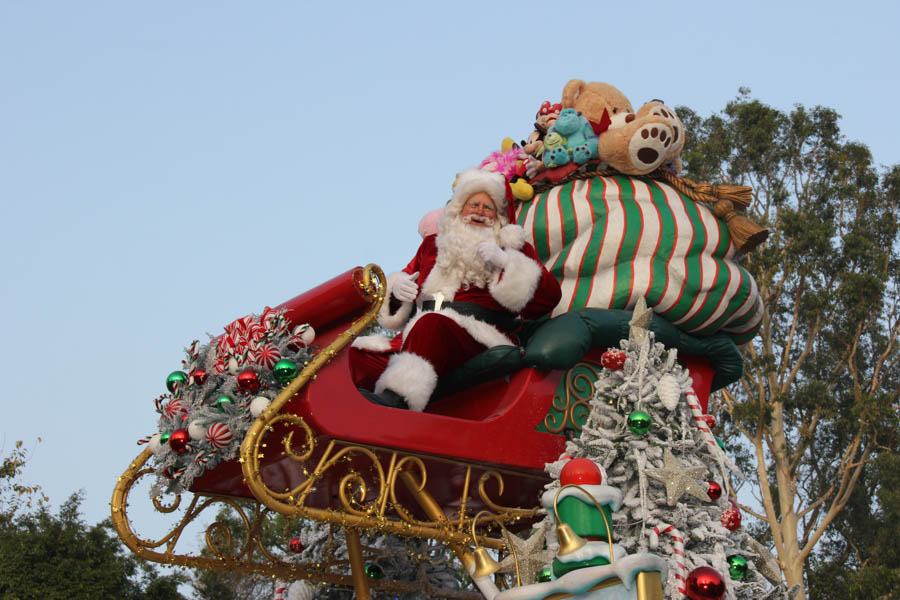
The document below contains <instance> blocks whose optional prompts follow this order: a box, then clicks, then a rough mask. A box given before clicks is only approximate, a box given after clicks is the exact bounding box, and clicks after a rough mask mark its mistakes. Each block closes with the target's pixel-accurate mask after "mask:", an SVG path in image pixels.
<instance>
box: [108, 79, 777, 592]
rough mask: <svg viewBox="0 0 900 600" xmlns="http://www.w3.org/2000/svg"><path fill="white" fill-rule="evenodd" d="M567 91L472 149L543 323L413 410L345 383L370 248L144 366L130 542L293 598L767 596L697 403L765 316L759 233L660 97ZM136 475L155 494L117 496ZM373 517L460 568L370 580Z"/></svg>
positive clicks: (379, 277) (360, 320)
mask: <svg viewBox="0 0 900 600" xmlns="http://www.w3.org/2000/svg"><path fill="white" fill-rule="evenodd" d="M561 96H562V101H561V102H560V103H558V104H552V103H550V102H545V103H544V104H543V105H542V106H541V108H540V110H539V111H538V113H537V115H536V118H535V122H534V130H533V131H532V133H531V134H530V135H529V136H528V137H527V138H526V139H523V140H522V142H521V143H520V144H514V143H512V142H511V140H505V141H504V143H503V144H502V147H501V148H500V149H499V150H498V151H497V152H494V153H492V154H491V155H490V156H489V157H487V158H486V159H485V160H483V161H482V163H481V165H480V168H482V169H485V170H489V171H494V172H499V173H501V174H503V175H504V177H505V178H506V180H507V182H508V183H509V189H510V190H511V192H512V194H513V196H514V198H515V202H516V204H515V219H516V220H517V222H518V224H519V225H520V226H522V228H523V229H524V230H525V232H526V234H527V237H528V240H529V242H530V243H531V244H532V245H533V246H534V248H535V249H536V251H537V254H538V256H539V258H540V260H541V261H542V262H543V264H544V265H545V267H546V269H547V270H549V271H550V272H551V273H552V274H553V275H554V276H555V278H556V279H557V280H558V281H559V283H560V287H561V289H562V299H561V301H560V302H559V304H558V305H557V306H556V308H555V309H554V310H553V311H552V314H551V315H550V316H549V318H544V319H541V320H538V321H534V322H526V323H522V325H521V330H520V333H519V338H518V339H519V344H518V345H515V346H511V345H510V346H503V345H500V346H495V347H492V348H490V349H489V350H487V351H485V352H484V353H482V354H480V355H478V356H476V357H475V358H473V359H471V360H469V361H467V362H466V363H465V364H463V365H462V366H461V367H460V368H458V369H456V370H455V371H454V372H452V373H450V374H449V375H447V376H445V377H443V378H441V380H440V381H439V383H438V388H437V390H436V391H435V392H434V394H433V396H432V400H431V402H430V403H429V404H428V406H427V408H426V409H425V410H424V411H422V412H418V411H412V410H397V409H393V408H386V407H384V406H379V405H378V404H374V403H372V402H370V401H368V400H367V399H366V398H365V397H364V396H363V394H362V393H360V391H359V390H358V389H357V387H356V385H355V383H354V381H353V380H352V378H351V376H350V368H349V365H348V358H347V355H348V352H347V349H348V346H349V345H350V344H351V342H352V341H353V340H354V339H356V338H357V337H359V336H360V335H361V334H363V333H366V332H369V331H370V330H371V329H372V327H373V325H374V321H375V318H376V316H377V315H378V313H379V310H380V309H381V307H382V304H383V303H384V302H385V301H386V298H385V285H386V281H387V278H386V277H385V275H384V273H383V272H382V270H381V269H380V268H379V267H378V266H375V265H368V266H366V267H355V268H351V269H349V270H347V271H346V272H344V273H342V274H340V275H338V276H336V277H334V278H333V279H331V280H330V281H327V282H325V283H323V284H321V285H319V286H318V287H315V288H313V289H311V290H309V291H307V292H305V293H303V294H301V295H299V296H297V297H296V298H293V299H291V300H288V301H287V302H284V303H283V304H280V305H278V306H275V307H274V308H269V307H266V308H265V309H264V310H263V311H262V312H261V313H260V314H259V315H248V316H246V317H242V318H240V319H237V320H235V321H234V322H232V323H231V324H229V325H227V326H226V327H225V328H224V331H223V332H222V333H220V334H219V335H217V336H212V337H211V338H210V340H209V341H208V342H207V343H204V344H201V343H200V342H199V341H194V342H193V343H191V344H189V345H188V347H187V348H186V349H185V358H184V360H183V362H182V366H181V368H180V369H177V370H175V371H173V372H172V373H171V374H169V376H168V377H167V378H165V377H161V379H165V384H166V388H167V393H164V394H162V395H161V396H159V397H158V398H156V400H155V401H154V405H155V408H156V412H157V420H156V424H155V426H152V425H151V426H150V427H155V430H154V431H153V432H152V433H151V434H150V435H148V436H147V437H146V438H144V439H142V440H140V441H139V443H140V444H143V445H144V448H143V450H142V452H141V453H140V454H139V455H138V456H137V457H136V458H135V459H134V460H133V461H132V462H131V464H130V465H129V466H128V468H127V469H126V471H125V472H124V474H123V475H122V476H121V477H120V478H119V481H118V483H117V484H116V486H115V490H114V492H113V498H112V503H111V506H112V517H113V523H114V525H115V527H116V529H117V531H118V533H119V535H120V537H121V538H122V540H123V541H124V542H125V544H126V545H127V546H128V547H129V548H130V549H131V550H132V551H134V552H135V553H136V554H137V555H139V556H141V557H142V558H145V559H148V560H152V561H156V562H160V563H165V564H173V565H182V566H186V567H196V568H203V569H227V570H234V571H243V572H247V573H256V574H260V575H265V576H271V577H274V578H276V579H277V581H283V582H290V581H300V582H304V583H303V585H304V586H305V587H304V588H303V589H304V590H306V591H305V592H303V593H300V592H298V593H296V594H295V597H312V589H313V588H312V587H310V586H315V585H317V584H322V583H324V584H328V585H337V586H341V585H342V586H346V587H348V588H352V589H354V591H355V594H356V597H357V598H369V597H371V595H372V594H373V593H375V594H378V593H381V592H390V593H396V594H400V593H406V594H412V595H413V596H410V597H448V598H482V597H484V598H488V599H489V600H493V599H496V600H509V599H513V598H516V599H525V598H529V599H531V598H544V599H549V598H597V599H601V598H602V599H617V598H635V599H638V600H651V599H661V598H676V599H677V598H691V599H693V600H698V599H711V598H712V599H714V598H725V597H728V598H762V597H768V596H771V597H775V594H777V593H780V590H779V588H778V584H779V583H780V574H779V573H778V570H777V565H775V566H774V567H773V564H772V559H771V556H770V555H769V554H768V552H767V551H766V550H765V548H764V547H762V546H760V545H759V544H757V543H756V542H755V541H754V540H753V539H752V538H750V537H749V536H748V535H747V534H746V533H745V532H744V531H743V529H741V528H740V512H739V509H738V508H737V505H736V504H735V497H734V491H733V489H732V487H731V484H730V482H731V480H732V479H733V478H734V477H740V474H739V471H738V470H737V468H736V467H735V466H734V465H733V464H732V462H731V461H730V460H729V458H728V456H727V452H726V451H725V450H724V448H723V447H722V446H721V443H720V442H718V440H717V438H715V436H714V435H713V433H712V431H711V426H712V425H714V423H713V421H714V419H712V417H710V416H709V415H708V414H706V413H707V406H708V404H707V403H708V397H709V394H710V393H711V392H713V391H715V390H717V389H719V388H722V387H724V386H726V385H728V384H731V383H734V382H735V381H737V379H739V378H740V377H741V374H742V369H743V363H742V358H741V354H740V351H739V346H740V345H741V344H744V343H746V342H747V341H749V340H750V339H752V337H753V336H754V335H755V333H756V331H757V329H758V327H759V324H760V322H761V317H762V313H761V311H762V310H763V309H762V303H761V301H760V298H759V295H758V291H757V288H756V284H755V282H754V281H753V278H752V277H751V276H750V274H749V273H748V272H747V271H746V270H745V269H744V268H743V267H742V266H741V264H740V258H741V257H742V256H743V255H745V254H746V253H748V252H751V251H752V250H753V248H754V247H755V246H756V245H758V244H759V243H761V242H762V241H763V240H764V239H765V236H766V233H767V232H766V231H765V230H764V229H763V228H760V227H758V226H757V225H756V224H754V223H753V222H752V221H750V220H749V219H748V218H747V217H746V216H745V215H744V214H743V213H744V210H745V209H746V208H747V206H748V205H749V201H750V193H749V192H750V191H749V189H748V188H742V187H738V186H725V185H722V186H714V185H709V184H699V183H696V182H693V181H690V180H688V179H685V178H681V177H679V175H678V173H679V170H680V167H681V163H680V153H681V149H682V147H683V144H684V140H685V137H686V135H687V134H686V132H685V131H684V126H683V124H682V123H681V121H680V120H679V119H678V117H677V115H676V113H675V111H674V110H672V109H671V108H669V107H667V106H666V105H665V104H663V103H662V102H660V101H652V102H649V103H647V104H646V105H644V106H642V107H641V108H640V109H638V110H637V111H634V110H633V108H632V106H631V104H630V103H629V101H628V100H627V98H626V97H625V96H624V95H623V94H621V92H619V91H618V90H617V89H615V88H614V87H612V86H609V85H606V84H602V83H585V82H582V81H579V80H573V81H571V82H569V83H568V84H567V85H566V86H565V88H564V90H562V95H561ZM473 162H476V163H477V160H475V161H473ZM142 480H143V481H144V482H145V484H147V483H148V482H149V488H150V493H149V497H147V495H146V494H140V495H139V494H135V493H134V492H135V490H136V489H137V483H138V482H139V481H142ZM129 502H132V503H134V502H149V503H152V504H153V506H154V507H155V509H156V510H157V511H158V512H159V513H161V514H163V515H169V516H171V518H172V523H171V526H170V528H169V529H168V531H167V532H166V533H165V534H163V535H160V536H156V537H154V538H152V539H151V538H148V537H141V534H140V532H139V531H138V529H137V528H136V527H135V525H134V524H133V523H132V522H131V519H130V518H129V515H128V510H127V508H128V505H129ZM223 506H226V507H229V508H230V509H231V510H233V511H234V512H235V513H236V514H237V515H238V517H239V518H237V519H236V522H237V523H238V524H237V525H236V526H235V525H234V524H233V523H231V524H225V523H222V522H218V521H217V522H214V523H212V524H211V525H209V527H208V528H207V529H206V537H205V540H206V549H205V551H204V552H202V553H200V554H195V553H190V552H187V551H184V550H182V548H183V547H184V546H186V545H188V544H187V543H186V542H185V541H184V539H183V538H184V532H185V530H186V528H187V527H188V526H189V525H190V524H192V523H204V522H209V521H211V520H212V519H215V515H216V511H217V510H219V509H220V508H221V507H223ZM273 518H281V519H283V520H286V522H293V521H296V522H302V523H311V524H312V526H313V527H319V528H325V529H327V530H328V531H329V532H331V533H329V536H330V537H329V540H332V541H333V539H334V536H333V535H332V534H333V533H334V532H335V531H338V532H339V533H340V539H341V545H342V548H343V549H344V551H343V553H334V552H331V553H329V552H324V551H320V550H321V549H320V548H318V545H319V544H318V543H316V544H314V545H316V546H317V547H316V548H315V550H316V552H310V550H311V548H309V547H307V548H303V546H304V544H303V542H302V541H301V539H300V538H298V537H288V538H285V539H283V540H280V541H279V542H278V543H277V544H275V545H274V546H273V545H272V543H271V542H268V541H267V540H266V539H264V537H265V536H263V531H264V529H265V528H266V525H265V524H266V523H267V522H270V521H271V520H272V519H273ZM235 527H236V528H237V529H238V531H233V530H232V529H234V528H235ZM388 536H394V537H399V538H403V539H410V540H420V541H422V540H424V541H427V542H428V543H429V544H434V543H440V544H443V545H444V546H445V547H446V548H447V549H449V550H450V551H451V552H452V554H453V555H455V556H456V558H457V560H458V561H459V563H458V564H459V565H460V569H461V570H462V569H464V570H465V571H466V572H468V573H469V574H470V575H471V578H472V579H471V580H472V582H474V586H469V589H468V590H465V589H445V588H441V587H440V586H436V585H435V584H434V583H433V581H429V579H428V577H427V576H426V575H425V571H426V569H425V568H424V567H423V568H421V569H419V570H418V571H416V572H417V573H418V575H417V576H412V577H405V578H402V580H400V579H397V578H392V577H390V576H388V577H385V576H384V573H383V572H382V571H381V569H379V568H378V564H379V560H381V557H382V555H383V548H382V549H381V550H380V549H379V544H378V543H377V540H378V539H380V538H386V537H388ZM614 536H615V537H617V538H618V540H619V541H618V543H615V542H614ZM309 539H311V538H307V541H306V544H305V545H306V546H309V545H310V542H309ZM223 540H224V541H223ZM235 540H239V543H234V541H235ZM372 540H376V542H375V543H373V542H372ZM322 545H323V547H324V545H326V544H324V543H323V544H322ZM331 545H332V546H333V545H334V544H331ZM310 556H312V557H314V558H312V559H306V560H304V557H310ZM408 558H410V559H411V560H412V558H414V557H412V553H410V557H408ZM418 558H419V559H422V558H423V557H422V556H421V555H419V556H418ZM426 558H427V557H426ZM414 570H415V569H414ZM279 589H280V590H281V592H282V593H283V592H284V590H285V589H286V584H285V585H282V586H281V587H280V588H279Z"/></svg>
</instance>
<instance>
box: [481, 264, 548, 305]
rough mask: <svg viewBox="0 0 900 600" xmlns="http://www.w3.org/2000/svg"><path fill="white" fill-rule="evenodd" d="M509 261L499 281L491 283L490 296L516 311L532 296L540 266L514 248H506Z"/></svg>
mask: <svg viewBox="0 0 900 600" xmlns="http://www.w3.org/2000/svg"><path fill="white" fill-rule="evenodd" d="M506 255H507V256H508V257H509V261H508V262H507V263H506V268H505V269H504V270H503V277H502V278H501V279H500V281H495V282H493V283H491V285H490V286H489V287H488V289H489V290H490V292H491V296H493V297H494V299H495V300H496V301H497V302H499V303H500V304H501V305H502V306H503V307H504V308H506V309H508V310H510V311H512V312H514V313H517V312H519V311H521V310H522V309H523V308H525V307H526V306H527V305H528V303H529V302H531V299H532V298H533V297H534V292H535V291H536V290H537V286H538V283H540V280H541V266H540V265H539V264H537V263H536V262H534V261H533V260H531V259H530V258H528V257H527V256H525V255H524V254H522V253H521V252H518V251H516V250H507V251H506Z"/></svg>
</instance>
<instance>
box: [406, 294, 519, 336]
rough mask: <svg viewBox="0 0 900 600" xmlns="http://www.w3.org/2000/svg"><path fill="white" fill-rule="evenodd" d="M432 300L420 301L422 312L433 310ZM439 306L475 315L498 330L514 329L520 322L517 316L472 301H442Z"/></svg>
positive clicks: (433, 303)
mask: <svg viewBox="0 0 900 600" xmlns="http://www.w3.org/2000/svg"><path fill="white" fill-rule="evenodd" d="M434 306H435V302H434V300H425V301H424V302H422V309H421V310H422V312H432V311H434ZM441 308H449V309H451V310H454V311H456V312H458V313H459V314H461V315H467V316H470V317H475V318H476V319H478V320H479V321H483V322H485V323H489V324H491V325H493V326H494V327H496V328H497V329H499V330H500V331H506V332H511V331H516V330H518V329H519V327H520V325H521V323H520V320H519V318H518V317H516V316H514V315H512V314H510V313H508V312H505V311H500V310H491V309H490V308H485V307H483V306H481V305H480V304H475V303H474V302H443V303H442V304H441Z"/></svg>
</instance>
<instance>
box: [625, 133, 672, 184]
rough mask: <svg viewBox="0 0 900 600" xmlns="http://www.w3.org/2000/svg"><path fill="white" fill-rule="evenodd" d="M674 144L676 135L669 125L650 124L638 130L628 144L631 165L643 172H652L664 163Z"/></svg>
mask: <svg viewBox="0 0 900 600" xmlns="http://www.w3.org/2000/svg"><path fill="white" fill-rule="evenodd" d="M673 142H674V135H673V133H672V129H671V128H670V127H669V126H668V125H665V124H663V123H648V124H647V125H644V126H643V127H641V128H640V129H638V130H637V131H636V132H635V133H634V135H633V136H632V137H631V141H630V142H629V143H628V155H629V158H630V159H631V163H632V164H633V165H634V166H635V167H637V168H639V169H640V170H642V171H645V172H650V171H652V170H653V169H655V168H657V167H658V166H659V165H661V164H662V163H663V161H664V160H665V159H666V156H667V153H668V150H669V146H671V145H672V143H673Z"/></svg>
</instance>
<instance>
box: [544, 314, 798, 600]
mask: <svg viewBox="0 0 900 600" xmlns="http://www.w3.org/2000/svg"><path fill="white" fill-rule="evenodd" d="M651 318H652V312H651V311H649V310H647V309H646V304H645V303H643V302H639V305H638V307H636V309H635V317H634V319H633V320H632V323H631V333H630V337H629V339H628V340H622V341H621V342H620V348H619V349H610V350H608V351H607V352H605V353H604V355H603V358H602V363H603V366H604V368H603V370H602V371H601V373H600V374H599V377H598V379H597V381H596V382H595V390H596V391H595V395H594V398H593V400H592V402H591V413H590V416H589V419H588V421H587V423H586V424H585V425H584V428H583V430H582V434H581V436H580V437H579V438H577V439H572V440H570V441H569V442H568V443H567V448H566V451H567V454H568V456H564V458H563V459H561V460H559V461H557V462H556V463H553V464H550V465H548V472H549V473H550V474H551V476H553V477H554V479H556V480H557V481H555V482H554V483H552V484H551V487H550V492H553V491H554V490H555V489H556V488H558V487H560V483H562V484H563V485H565V484H566V483H570V482H573V481H574V482H575V483H579V482H580V483H587V484H589V483H597V484H599V483H600V482H601V481H602V484H603V486H606V487H612V488H613V489H617V490H619V491H621V497H620V498H614V499H607V501H604V499H602V498H596V499H597V500H598V501H600V504H605V505H606V506H604V509H606V515H605V516H606V517H607V519H608V520H609V521H610V522H611V528H612V531H613V532H614V535H615V543H616V547H617V548H621V550H620V552H622V553H624V554H626V555H631V554H640V553H652V554H655V555H657V556H660V557H663V558H664V559H666V561H667V563H668V565H667V566H668V569H667V577H666V580H665V581H664V582H663V589H664V597H665V598H668V599H674V600H680V599H682V598H690V599H692V600H715V599H721V598H728V599H729V600H735V599H747V600H750V599H753V600H758V599H762V598H785V597H787V594H786V592H785V590H784V588H783V587H782V586H781V585H780V579H781V577H780V576H781V573H780V570H779V569H778V567H777V564H775V563H774V559H772V556H771V555H770V554H769V553H768V552H767V551H766V549H765V548H764V547H762V546H761V545H760V544H758V543H757V542H756V541H755V540H753V539H752V538H751V537H750V536H749V534H748V533H747V532H745V531H744V530H743V529H742V528H741V514H740V510H739V508H738V506H737V504H736V503H735V502H734V499H732V498H730V497H729V494H728V493H726V492H725V491H723V490H731V489H732V487H731V486H730V485H729V483H730V482H731V481H733V480H734V481H737V482H740V481H741V480H742V478H743V477H742V475H741V474H740V472H739V470H738V469H737V467H736V466H735V465H734V464H733V463H732V461H731V460H730V459H729V458H728V456H727V453H726V452H725V450H724V449H723V448H722V447H721V446H720V444H719V442H718V440H717V439H716V438H715V437H714V436H713V434H712V432H711V431H710V426H711V425H714V419H712V418H711V417H709V416H708V415H704V414H703V413H702V410H701V407H700V403H699V401H698V398H697V396H696V394H695V393H694V390H693V388H692V387H691V378H690V375H689V374H688V372H687V371H686V370H685V369H684V368H683V367H681V366H680V365H679V364H678V362H677V360H676V358H677V351H676V350H674V349H666V348H665V347H664V346H663V345H662V344H659V343H655V342H654V338H653V333H652V332H651V331H648V328H649V324H650V319H651ZM572 459H589V460H590V461H591V463H593V464H596V465H597V467H598V468H597V473H596V475H593V476H592V475H591V474H590V473H589V472H588V473H587V474H585V473H584V472H583V470H582V472H577V471H578V469H575V470H574V471H573V469H572V467H573V466H574V464H573V463H575V464H577V463H576V461H573V460H572ZM579 462H582V464H584V463H586V462H587V461H579ZM588 464H590V463H588ZM567 465H570V466H569V467H568V468H567ZM588 471H589V470H588ZM592 477H595V478H596V481H591V479H592ZM560 480H561V481H560ZM583 487H587V488H588V489H589V490H590V488H591V487H592V486H590V485H586V486H583ZM598 488H599V486H598ZM564 491H567V490H564ZM546 498H547V494H545V505H547V504H548V503H547V502H546ZM563 502H569V504H570V506H567V507H563V506H561V504H562V502H559V503H557V508H558V509H559V510H560V516H561V520H562V521H565V522H569V523H571V522H573V521H574V522H579V523H580V521H579V519H581V520H584V521H585V524H582V525H579V526H580V527H582V528H585V527H586V528H587V530H588V532H590V531H589V530H590V528H591V527H594V528H596V527H597V524H596V523H594V524H591V523H590V521H591V518H592V517H591V513H593V515H594V516H593V518H594V521H597V517H598V516H599V515H598V511H597V510H596V509H594V508H593V506H590V505H588V504H587V503H586V502H581V501H579V500H578V498H576V497H573V496H569V497H567V498H566V499H564V500H563ZM576 504H580V505H581V506H577V505H576ZM549 508H550V507H549V506H548V509H549ZM610 509H611V510H610ZM548 512H549V513H551V514H548V521H549V522H550V524H551V525H552V524H553V519H551V516H552V512H551V511H550V510H548ZM554 533H555V532H553V531H551V535H549V536H548V540H549V541H550V548H551V550H552V549H553V543H554V542H555V539H554V538H555V535H552V534H554ZM600 539H604V538H603V536H602V535H601V536H600ZM609 541H610V545H612V544H611V542H612V540H611V539H610V540H609ZM598 560H599V561H600V562H598ZM596 564H604V562H603V560H602V558H597V557H593V562H591V561H590V560H582V561H580V562H578V563H572V564H569V565H561V563H560V561H559V560H558V559H556V560H554V561H553V563H552V564H551V565H550V569H548V570H549V571H551V572H552V575H550V577H559V576H562V575H563V574H565V573H566V572H571V571H572V570H573V569H578V568H585V567H589V566H591V565H596Z"/></svg>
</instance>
